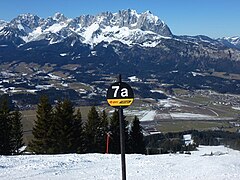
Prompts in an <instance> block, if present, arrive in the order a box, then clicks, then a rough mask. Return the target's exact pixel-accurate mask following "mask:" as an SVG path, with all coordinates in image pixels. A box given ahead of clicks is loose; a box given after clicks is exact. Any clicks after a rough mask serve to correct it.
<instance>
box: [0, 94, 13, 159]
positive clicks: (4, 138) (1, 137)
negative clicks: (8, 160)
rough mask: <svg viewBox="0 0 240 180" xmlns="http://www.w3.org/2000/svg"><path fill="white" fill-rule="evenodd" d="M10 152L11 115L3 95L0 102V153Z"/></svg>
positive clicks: (8, 153) (6, 99) (7, 153)
mask: <svg viewBox="0 0 240 180" xmlns="http://www.w3.org/2000/svg"><path fill="white" fill-rule="evenodd" d="M11 153H12V142H11V115H10V109H9V103H8V98H7V97H3V98H2V99H1V102H0V155H10V154H11Z"/></svg>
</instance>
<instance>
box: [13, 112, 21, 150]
mask: <svg viewBox="0 0 240 180" xmlns="http://www.w3.org/2000/svg"><path fill="white" fill-rule="evenodd" d="M21 116H22V115H21V113H20V112H19V110H15V111H14V112H13V113H12V129H11V130H12V131H11V134H12V144H13V152H14V153H16V154H19V148H21V147H22V146H23V145H24V143H23V129H22V123H21V120H22V118H21Z"/></svg>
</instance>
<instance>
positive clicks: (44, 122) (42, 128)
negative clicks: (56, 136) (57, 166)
mask: <svg viewBox="0 0 240 180" xmlns="http://www.w3.org/2000/svg"><path fill="white" fill-rule="evenodd" d="M36 113H37V120H36V121H35V125H34V127H33V131H32V134H33V136H34V138H33V140H32V141H31V142H30V143H29V148H30V150H32V151H33V152H35V153H37V154H44V153H49V147H50V146H51V143H52V142H51V137H50V135H49V129H50V127H51V126H52V119H53V115H52V106H51V104H50V102H49V99H48V97H47V96H42V97H41V98H40V102H39V104H38V106H37V112H36Z"/></svg>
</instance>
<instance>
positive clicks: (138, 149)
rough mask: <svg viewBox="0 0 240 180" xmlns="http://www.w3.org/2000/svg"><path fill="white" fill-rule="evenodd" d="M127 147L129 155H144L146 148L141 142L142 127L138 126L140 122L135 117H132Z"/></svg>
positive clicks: (142, 141)
mask: <svg viewBox="0 0 240 180" xmlns="http://www.w3.org/2000/svg"><path fill="white" fill-rule="evenodd" d="M129 145H130V152H131V153H139V154H145V150H146V148H145V144H144V140H143V133H142V127H141V126H140V121H139V119H138V118H137V116H135V117H134V119H133V122H132V126H131V130H130V135H129Z"/></svg>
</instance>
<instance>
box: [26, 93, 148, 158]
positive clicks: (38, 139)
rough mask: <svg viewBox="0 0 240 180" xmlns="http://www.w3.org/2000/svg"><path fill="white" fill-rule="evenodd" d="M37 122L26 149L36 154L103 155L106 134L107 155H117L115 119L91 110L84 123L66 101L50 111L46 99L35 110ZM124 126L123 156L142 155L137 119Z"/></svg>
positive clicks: (41, 100) (140, 133)
mask: <svg viewBox="0 0 240 180" xmlns="http://www.w3.org/2000/svg"><path fill="white" fill-rule="evenodd" d="M36 113H37V120H36V121H35V126H34V128H33V132H32V133H33V136H34V138H33V140H32V141H31V142H30V143H29V149H30V150H31V151H32V152H35V153H36V154H59V153H105V151H106V138H107V134H110V143H109V153H120V142H119V139H120V133H119V119H118V118H119V116H118V113H117V111H115V112H114V113H113V114H112V115H111V117H108V115H107V114H106V112H105V111H104V110H103V111H102V112H100V113H99V112H98V111H97V110H96V108H95V107H94V106H93V107H92V108H91V109H90V111H89V112H88V118H87V121H86V122H85V123H83V121H82V116H81V112H80V110H79V109H77V111H75V108H74V106H73V104H72V102H71V101H70V100H64V101H60V102H58V103H57V104H56V106H55V107H53V106H52V105H51V104H50V102H49V100H48V98H47V97H46V96H43V97H41V99H40V102H39V104H38V107H37V112H36ZM124 122H125V135H126V152H127V153H145V145H144V141H143V134H142V130H141V126H140V123H139V120H138V118H137V117H135V118H134V120H133V121H132V123H131V125H130V126H129V125H128V124H127V121H124Z"/></svg>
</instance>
